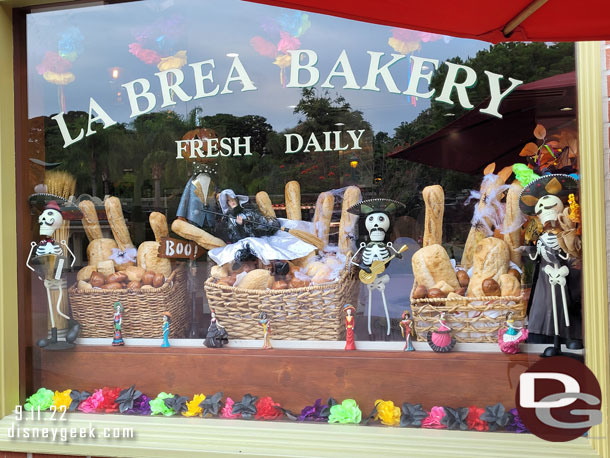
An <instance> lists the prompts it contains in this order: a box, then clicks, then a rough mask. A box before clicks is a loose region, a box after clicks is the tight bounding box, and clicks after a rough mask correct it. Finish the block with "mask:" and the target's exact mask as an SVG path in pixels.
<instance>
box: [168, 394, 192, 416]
mask: <svg viewBox="0 0 610 458" xmlns="http://www.w3.org/2000/svg"><path fill="white" fill-rule="evenodd" d="M188 399H189V398H187V397H186V396H179V395H177V394H175V395H174V396H172V397H168V398H165V399H164V400H163V402H165V405H166V406H167V407H169V408H170V409H172V410H173V411H174V412H175V413H177V414H178V415H180V414H181V413H183V412H186V411H187V409H188V408H187V406H186V403H187V401H188Z"/></svg>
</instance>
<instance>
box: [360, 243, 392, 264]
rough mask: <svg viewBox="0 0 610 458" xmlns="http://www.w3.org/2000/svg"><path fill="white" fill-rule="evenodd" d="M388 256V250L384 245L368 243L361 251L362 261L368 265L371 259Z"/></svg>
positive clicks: (379, 259)
mask: <svg viewBox="0 0 610 458" xmlns="http://www.w3.org/2000/svg"><path fill="white" fill-rule="evenodd" d="M389 257H390V252H389V250H388V249H387V247H386V246H385V245H369V246H367V247H366V248H365V249H364V251H363V253H362V262H363V263H364V264H366V265H367V266H370V265H371V264H372V263H373V261H384V260H386V259H388V258H389Z"/></svg>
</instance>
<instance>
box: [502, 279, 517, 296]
mask: <svg viewBox="0 0 610 458" xmlns="http://www.w3.org/2000/svg"><path fill="white" fill-rule="evenodd" d="M500 291H501V294H502V296H521V284H520V282H519V280H517V279H516V278H515V276H514V275H512V274H502V275H500Z"/></svg>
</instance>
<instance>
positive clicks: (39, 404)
mask: <svg viewBox="0 0 610 458" xmlns="http://www.w3.org/2000/svg"><path fill="white" fill-rule="evenodd" d="M54 396H55V393H54V392H53V391H51V390H47V389H46V388H40V389H39V390H38V391H37V392H36V393H34V394H33V395H32V396H30V397H29V398H27V399H26V400H25V405H24V406H23V408H24V409H25V410H38V409H40V410H47V409H48V408H49V407H51V405H52V404H53V397H54Z"/></svg>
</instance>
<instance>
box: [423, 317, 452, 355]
mask: <svg viewBox="0 0 610 458" xmlns="http://www.w3.org/2000/svg"><path fill="white" fill-rule="evenodd" d="M438 322H439V324H440V326H439V327H438V329H437V330H436V331H432V332H429V333H428V337H427V338H428V345H430V348H432V350H434V351H435V352H437V353H447V352H450V351H451V350H453V347H455V337H453V336H452V335H451V328H450V327H449V326H447V321H445V312H441V314H440V317H439V319H438Z"/></svg>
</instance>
